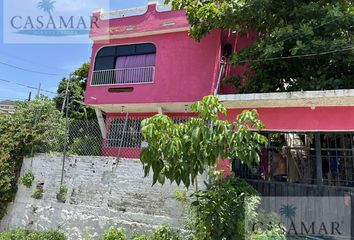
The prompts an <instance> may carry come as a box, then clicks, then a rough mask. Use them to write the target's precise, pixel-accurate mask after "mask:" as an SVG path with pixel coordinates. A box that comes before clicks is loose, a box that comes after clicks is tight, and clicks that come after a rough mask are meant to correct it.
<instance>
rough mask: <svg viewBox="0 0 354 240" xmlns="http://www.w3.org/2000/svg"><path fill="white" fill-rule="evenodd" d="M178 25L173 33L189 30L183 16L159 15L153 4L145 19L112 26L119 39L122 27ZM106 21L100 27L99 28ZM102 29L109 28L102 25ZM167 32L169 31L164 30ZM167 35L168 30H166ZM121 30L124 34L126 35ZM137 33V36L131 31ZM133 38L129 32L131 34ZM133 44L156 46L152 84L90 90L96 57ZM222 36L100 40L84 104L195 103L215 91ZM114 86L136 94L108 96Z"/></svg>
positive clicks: (169, 35) (155, 28) (102, 31)
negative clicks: (110, 47) (171, 22)
mask: <svg viewBox="0 0 354 240" xmlns="http://www.w3.org/2000/svg"><path fill="white" fill-rule="evenodd" d="M167 20H174V21H176V25H174V26H172V27H170V28H172V29H170V30H171V31H173V29H175V28H179V27H186V26H188V23H187V20H186V16H185V13H184V12H183V11H169V12H157V11H156V10H155V5H150V6H149V10H148V12H147V13H146V14H144V15H140V16H133V17H126V18H118V19H111V20H110V22H109V25H110V27H111V28H112V27H116V28H118V29H121V30H120V31H118V32H117V33H111V36H112V37H114V35H115V34H126V33H125V32H124V31H123V30H122V29H125V27H124V26H132V25H133V26H137V30H136V31H137V32H139V33H142V32H151V31H158V30H161V29H160V28H162V27H161V25H160V24H161V22H166V21H167ZM101 22H102V23H101ZM101 22H100V24H101V25H102V26H105V25H107V23H106V22H105V21H103V20H102V21H101ZM165 28H166V27H165ZM165 30H166V29H165ZM122 31H123V32H122ZM107 32H109V29H107V28H106V27H103V28H100V29H98V30H95V31H93V32H92V33H91V37H97V36H103V35H104V34H107ZM133 33H134V32H133ZM129 34H131V33H130V31H129ZM135 43H153V44H155V46H156V65H155V77H154V82H153V83H144V84H126V85H111V86H91V85H90V83H91V75H92V70H93V66H94V60H95V56H96V54H97V52H98V51H99V50H100V49H101V48H102V47H104V46H108V45H126V44H135ZM220 47H221V32H220V31H214V32H212V33H211V34H210V35H209V36H207V37H205V38H204V39H203V40H202V41H201V42H199V43H198V42H196V41H194V40H192V39H191V38H190V37H189V36H188V32H187V31H182V32H169V33H164V34H158V35H154V34H153V33H152V32H151V34H147V36H141V37H126V38H122V39H111V40H110V41H109V43H107V42H105V41H103V40H102V41H101V40H100V41H96V42H95V43H94V45H93V51H92V58H91V68H90V73H89V81H88V83H87V90H86V94H85V103H86V104H89V105H96V104H131V103H165V102H193V101H196V100H200V99H201V98H202V97H203V96H206V95H209V94H211V93H212V92H213V86H214V85H215V81H216V78H217V72H218V69H219V63H218V61H219V58H220V54H221V53H220V49H221V48H220ZM110 87H133V88H134V91H133V92H125V93H109V92H108V89H109V88H110Z"/></svg>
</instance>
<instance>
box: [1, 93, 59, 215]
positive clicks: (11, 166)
mask: <svg viewBox="0 0 354 240" xmlns="http://www.w3.org/2000/svg"><path fill="white" fill-rule="evenodd" d="M35 119H36V120H38V121H36V124H35V121H34V120H35ZM63 123H64V122H63V119H62V117H61V113H60V112H59V111H58V110H56V108H55V105H54V103H53V101H51V100H48V99H42V100H41V101H39V100H38V99H36V100H35V101H32V102H18V103H17V105H16V112H15V113H14V114H12V115H10V116H5V117H4V116H2V117H0V153H1V154H0V219H1V218H2V217H3V216H4V215H5V214H6V209H7V205H8V203H10V202H11V201H12V200H13V199H14V197H15V195H16V192H17V183H18V178H19V175H20V170H21V166H22V161H23V157H25V156H28V155H30V154H31V153H32V150H33V153H38V152H46V151H47V149H46V147H47V146H54V145H56V146H59V145H61V143H62V142H63V141H62V139H63V138H62V136H64V133H65V132H64V131H63V129H64V124H63ZM27 180H29V179H26V180H25V182H26V183H25V184H27V183H29V181H27ZM21 182H22V181H21ZM28 185H29V184H28Z"/></svg>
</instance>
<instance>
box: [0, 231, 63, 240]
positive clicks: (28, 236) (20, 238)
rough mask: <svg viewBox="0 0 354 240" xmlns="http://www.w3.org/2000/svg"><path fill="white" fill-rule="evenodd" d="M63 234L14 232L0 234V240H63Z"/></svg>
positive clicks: (53, 232)
mask: <svg viewBox="0 0 354 240" xmlns="http://www.w3.org/2000/svg"><path fill="white" fill-rule="evenodd" d="M65 239H66V238H65V236H64V234H62V233H60V232H58V231H42V232H37V231H36V232H35V231H29V230H14V231H7V232H1V233H0V240H65Z"/></svg>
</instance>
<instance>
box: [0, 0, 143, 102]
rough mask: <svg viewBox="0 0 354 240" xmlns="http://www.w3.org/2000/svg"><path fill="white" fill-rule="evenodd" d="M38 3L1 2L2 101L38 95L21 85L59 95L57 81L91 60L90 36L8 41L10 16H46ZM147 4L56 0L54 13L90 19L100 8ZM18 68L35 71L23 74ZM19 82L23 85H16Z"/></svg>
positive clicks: (140, 1) (128, 0)
mask: <svg viewBox="0 0 354 240" xmlns="http://www.w3.org/2000/svg"><path fill="white" fill-rule="evenodd" d="M39 1H40V0H25V1H24V0H2V1H1V3H0V14H1V17H0V29H1V31H0V100H2V99H19V100H21V99H26V98H27V96H28V94H29V92H30V91H32V92H33V93H34V92H35V90H33V89H30V88H28V87H24V86H21V84H22V85H28V86H33V87H36V86H38V85H39V84H40V83H41V85H42V88H43V89H46V90H49V91H53V92H56V88H57V85H58V82H59V81H60V80H61V78H62V77H65V76H67V75H68V74H69V73H70V72H72V71H73V70H75V69H76V68H77V67H79V66H80V65H81V64H82V63H84V62H86V61H89V59H90V55H91V47H92V43H91V42H90V41H89V39H88V37H87V36H85V38H86V39H85V42H86V43H81V44H78V43H66V44H58V43H57V44H44V43H40V44H18V43H11V42H18V41H11V40H25V39H23V38H24V37H23V36H21V35H20V34H17V35H13V36H12V37H14V38H15V39H11V38H10V39H6V38H5V36H8V35H6V34H9V32H6V31H8V30H9V29H6V26H7V24H4V23H6V22H7V23H8V19H9V16H11V14H12V16H13V15H20V14H21V15H25V16H29V15H30V16H38V15H43V16H45V14H46V13H44V12H43V11H42V12H40V9H38V8H37V4H38V2H39ZM147 2H148V0H85V1H82V0H56V2H55V10H54V12H55V14H58V13H60V15H74V16H78V15H79V16H90V15H91V13H92V11H93V10H94V9H97V8H103V9H105V10H107V11H109V10H111V11H112V10H117V9H126V8H132V7H139V6H144V5H146V4H147ZM53 14H54V13H53ZM18 19H19V18H18ZM18 24H20V22H18ZM5 25H6V26H5ZM4 38H5V39H4ZM51 41H53V39H52V40H51ZM9 42H10V43H9ZM19 42H21V41H19ZM22 42H23V41H22ZM32 42H33V41H32ZM41 42H43V39H41ZM44 42H45V41H44ZM54 42H55V41H54ZM9 65H11V66H9ZM16 67H17V68H16ZM19 68H23V69H27V70H31V71H32V72H28V71H23V70H21V69H19ZM35 72H36V73H35ZM37 72H41V73H48V74H49V75H48V74H38V73H37ZM16 83H19V84H20V85H19V84H17V85H16ZM46 94H47V95H48V96H49V97H53V96H54V94H50V93H46Z"/></svg>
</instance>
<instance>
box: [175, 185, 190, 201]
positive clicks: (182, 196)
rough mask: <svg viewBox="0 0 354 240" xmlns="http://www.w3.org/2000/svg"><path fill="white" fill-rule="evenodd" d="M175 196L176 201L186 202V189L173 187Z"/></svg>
mask: <svg viewBox="0 0 354 240" xmlns="http://www.w3.org/2000/svg"><path fill="white" fill-rule="evenodd" d="M175 197H176V200H177V201H178V202H182V203H186V202H187V201H188V196H187V190H185V189H183V190H182V189H178V188H177V189H175Z"/></svg>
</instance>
